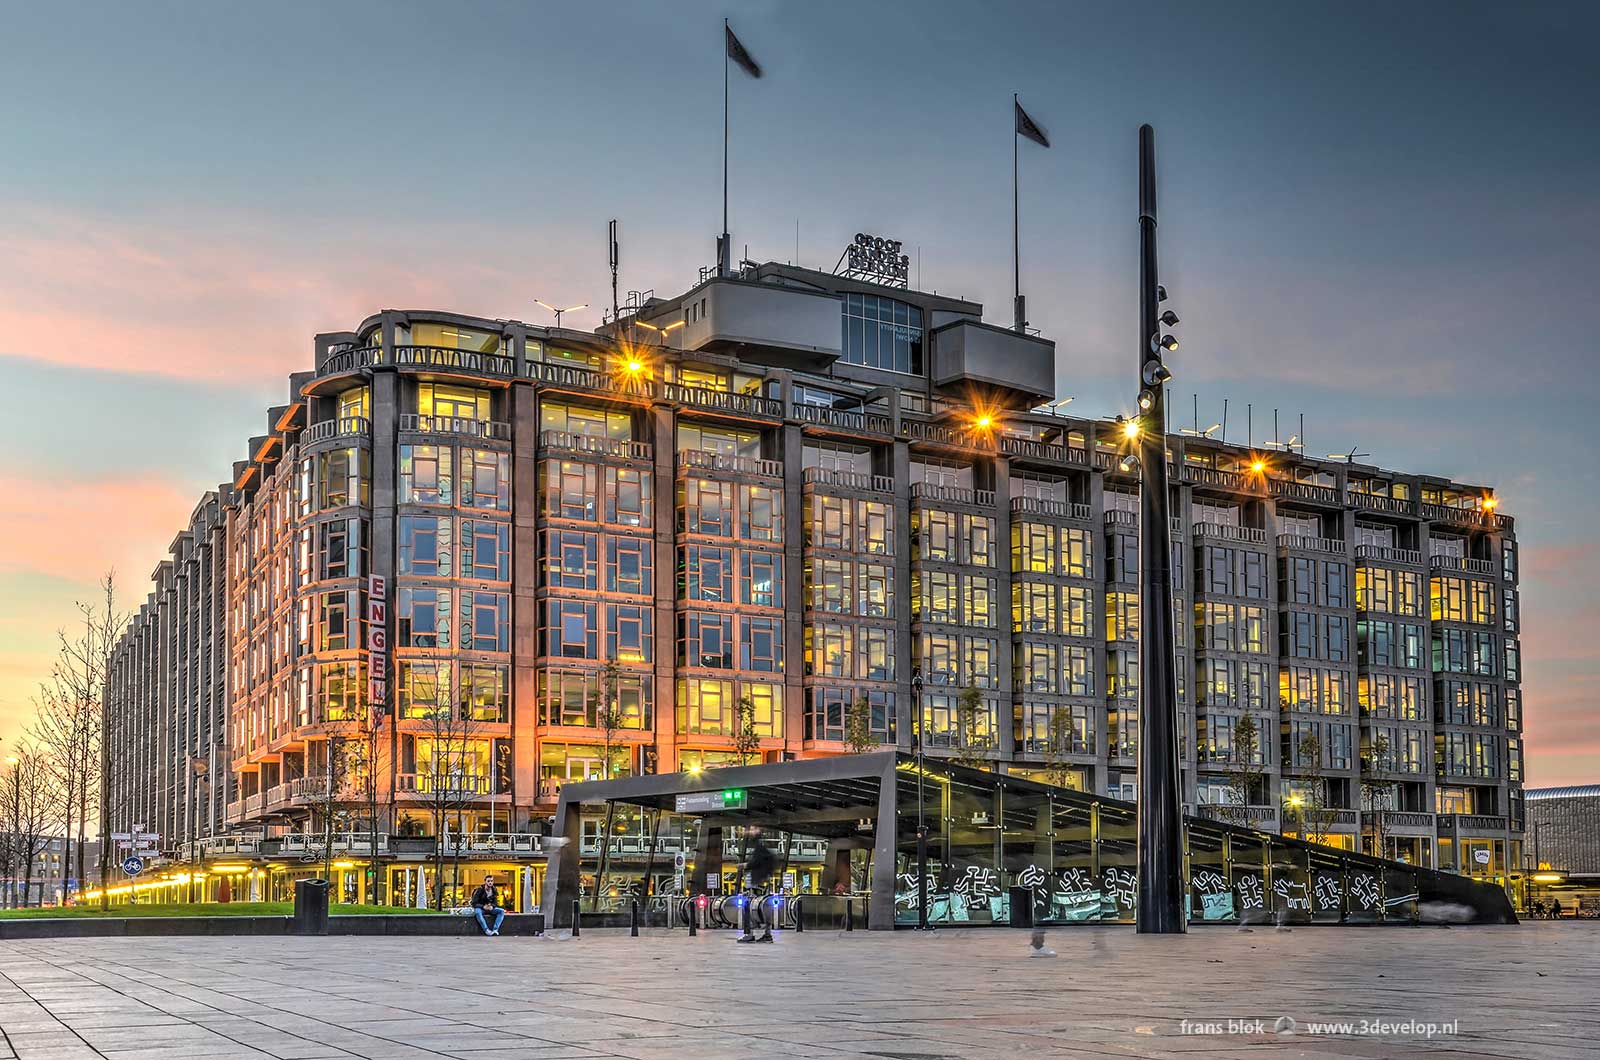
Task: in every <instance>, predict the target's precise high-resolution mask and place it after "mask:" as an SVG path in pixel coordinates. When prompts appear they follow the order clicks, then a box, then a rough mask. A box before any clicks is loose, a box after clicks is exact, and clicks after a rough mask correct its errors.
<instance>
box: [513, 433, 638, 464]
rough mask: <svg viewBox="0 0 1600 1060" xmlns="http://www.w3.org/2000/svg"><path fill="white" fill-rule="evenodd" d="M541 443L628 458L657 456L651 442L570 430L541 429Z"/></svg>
mask: <svg viewBox="0 0 1600 1060" xmlns="http://www.w3.org/2000/svg"><path fill="white" fill-rule="evenodd" d="M539 445H540V447H541V448H544V449H570V450H572V451H573V452H578V453H593V454H595V455H597V456H616V457H622V458H623V459H626V460H651V459H654V457H655V446H653V445H651V444H650V443H649V442H635V441H633V440H632V439H629V438H596V437H594V436H592V435H587V434H572V433H570V432H568V431H540V432H539Z"/></svg>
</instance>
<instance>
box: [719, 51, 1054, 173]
mask: <svg viewBox="0 0 1600 1060" xmlns="http://www.w3.org/2000/svg"><path fill="white" fill-rule="evenodd" d="M722 32H723V33H725V34H727V37H728V58H730V59H732V60H733V61H734V62H736V63H738V64H739V68H740V69H741V70H743V71H744V72H745V73H747V74H749V75H750V76H751V77H757V78H758V77H760V76H761V66H760V64H759V63H757V62H756V61H755V60H754V59H752V58H750V53H749V52H747V51H745V48H744V45H743V44H741V43H739V38H738V37H736V36H734V35H733V30H732V29H730V28H729V27H728V24H727V23H726V22H724V23H723V25H722ZM1045 146H1049V145H1048V144H1046V145H1045Z"/></svg>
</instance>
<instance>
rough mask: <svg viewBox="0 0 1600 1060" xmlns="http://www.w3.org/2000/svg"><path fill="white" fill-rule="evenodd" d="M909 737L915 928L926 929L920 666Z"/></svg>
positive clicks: (913, 687) (914, 673) (914, 676)
mask: <svg viewBox="0 0 1600 1060" xmlns="http://www.w3.org/2000/svg"><path fill="white" fill-rule="evenodd" d="M911 709H912V710H914V711H915V712H916V714H915V717H914V718H913V721H914V724H913V725H912V726H911V739H912V742H913V743H914V744H915V750H916V752H917V930H918V931H927V930H928V826H927V823H926V822H925V821H924V820H923V794H922V789H923V776H922V667H920V666H913V667H912V668H911Z"/></svg>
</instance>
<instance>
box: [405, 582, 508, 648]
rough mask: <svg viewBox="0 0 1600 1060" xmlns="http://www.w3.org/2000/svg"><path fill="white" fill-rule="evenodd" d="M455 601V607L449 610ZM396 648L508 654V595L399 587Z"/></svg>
mask: <svg viewBox="0 0 1600 1060" xmlns="http://www.w3.org/2000/svg"><path fill="white" fill-rule="evenodd" d="M452 597H454V602H455V607H454V609H452V608H451V599H452ZM394 614H395V646H396V647H400V648H448V647H449V646H450V645H451V643H452V641H451V630H450V627H451V624H452V620H453V621H454V623H455V625H456V636H455V639H454V643H455V645H456V647H458V648H462V649H464V650H467V651H506V652H508V651H510V650H511V594H510V593H496V592H487V591H484V590H479V589H439V588H435V587H433V586H413V585H402V586H400V587H399V589H397V590H396V592H395V602H394Z"/></svg>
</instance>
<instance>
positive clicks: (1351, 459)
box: [1328, 445, 1372, 464]
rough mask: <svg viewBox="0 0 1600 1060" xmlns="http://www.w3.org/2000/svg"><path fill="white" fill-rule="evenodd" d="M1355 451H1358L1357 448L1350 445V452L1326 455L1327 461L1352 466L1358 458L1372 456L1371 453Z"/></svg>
mask: <svg viewBox="0 0 1600 1060" xmlns="http://www.w3.org/2000/svg"><path fill="white" fill-rule="evenodd" d="M1357 449H1358V446H1354V445H1352V446H1351V447H1350V451H1349V452H1348V453H1329V454H1328V459H1329V460H1343V461H1344V462H1345V463H1347V464H1353V463H1355V462H1356V459H1357V458H1358V457H1363V456H1371V455H1372V454H1371V453H1362V452H1358V451H1357Z"/></svg>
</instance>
